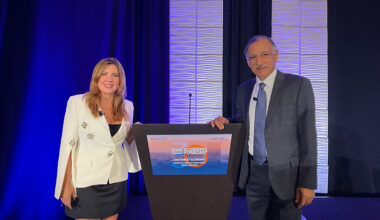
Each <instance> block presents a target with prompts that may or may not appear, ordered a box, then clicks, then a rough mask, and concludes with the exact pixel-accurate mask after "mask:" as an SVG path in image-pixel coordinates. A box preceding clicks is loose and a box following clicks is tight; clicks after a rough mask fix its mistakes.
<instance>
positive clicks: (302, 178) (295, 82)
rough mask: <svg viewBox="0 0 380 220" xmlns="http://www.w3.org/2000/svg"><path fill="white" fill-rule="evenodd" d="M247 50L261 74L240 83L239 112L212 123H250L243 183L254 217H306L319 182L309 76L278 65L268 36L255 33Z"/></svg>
mask: <svg viewBox="0 0 380 220" xmlns="http://www.w3.org/2000/svg"><path fill="white" fill-rule="evenodd" d="M244 53H245V56H246V59H247V63H248V66H249V67H250V69H251V70H252V72H253V73H254V74H255V75H256V78H253V79H251V80H248V81H246V82H244V83H243V84H242V85H240V87H239V89H238V96H237V110H238V111H237V114H236V115H235V116H234V117H232V118H230V119H226V118H224V117H221V116H219V117H217V118H215V119H214V120H212V121H210V124H211V126H212V127H214V126H217V127H218V128H219V129H223V128H224V124H228V123H229V122H241V123H245V125H246V129H247V138H246V142H245V145H244V148H243V154H242V162H241V171H240V179H239V187H240V188H242V189H243V188H244V187H245V188H246V196H247V202H248V208H249V213H250V217H251V219H253V220H261V219H274V220H277V219H291V220H293V219H301V212H302V211H301V208H302V207H303V206H304V205H309V204H310V203H311V202H312V200H313V198H314V196H315V193H314V189H316V186H317V177H316V175H317V171H316V170H317V147H316V146H317V144H316V128H315V105H314V94H313V90H312V87H311V84H310V81H309V80H308V79H306V78H304V77H301V76H298V75H292V74H284V73H282V72H281V71H279V70H277V69H276V67H275V63H276V61H277V58H278V50H277V49H276V46H275V44H274V43H273V41H272V40H271V39H270V38H269V37H266V36H260V35H259V36H254V37H252V38H251V39H250V40H249V42H248V44H247V46H246V47H245V50H244Z"/></svg>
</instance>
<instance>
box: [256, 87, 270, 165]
mask: <svg viewBox="0 0 380 220" xmlns="http://www.w3.org/2000/svg"><path fill="white" fill-rule="evenodd" d="M264 87H265V83H260V84H259V93H258V94H257V101H256V110H255V132H254V143H253V159H254V160H255V162H256V163H257V164H259V165H261V164H263V163H264V161H265V160H266V148H265V136H264V131H265V121H266V117H267V113H266V110H267V95H266V93H265V90H264Z"/></svg>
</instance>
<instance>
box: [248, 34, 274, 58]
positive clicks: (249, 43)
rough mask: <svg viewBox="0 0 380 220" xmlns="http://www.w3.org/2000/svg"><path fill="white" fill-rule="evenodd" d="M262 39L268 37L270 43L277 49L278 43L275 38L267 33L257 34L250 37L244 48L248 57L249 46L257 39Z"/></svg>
mask: <svg viewBox="0 0 380 220" xmlns="http://www.w3.org/2000/svg"><path fill="white" fill-rule="evenodd" d="M262 39H267V40H268V41H269V43H270V44H271V45H272V46H273V50H277V47H276V44H274V42H273V40H272V39H271V38H270V37H268V36H265V35H255V36H253V37H251V39H249V41H248V43H247V45H246V46H245V48H244V55H245V57H246V58H248V48H249V46H250V45H251V44H253V43H255V42H256V41H259V40H262Z"/></svg>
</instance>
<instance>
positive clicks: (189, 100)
mask: <svg viewBox="0 0 380 220" xmlns="http://www.w3.org/2000/svg"><path fill="white" fill-rule="evenodd" d="M192 95H193V94H191V92H190V93H189V124H190V116H191V96H192Z"/></svg>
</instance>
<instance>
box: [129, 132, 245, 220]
mask: <svg viewBox="0 0 380 220" xmlns="http://www.w3.org/2000/svg"><path fill="white" fill-rule="evenodd" d="M132 130H133V134H134V135H135V140H136V144H137V149H138V153H139V157H140V162H141V166H142V171H143V175H144V181H145V185H146V189H147V193H148V197H149V203H150V207H151V211H152V215H153V218H154V219H155V220H187V219H189V220H190V219H191V220H198V219H205V220H206V219H207V220H212V219H215V220H223V219H227V216H228V211H229V208H230V203H231V199H232V194H233V189H234V186H235V180H236V176H237V172H238V168H239V165H240V157H241V153H242V147H243V145H244V137H245V135H244V134H245V128H244V126H243V124H228V125H225V128H224V130H221V131H220V130H219V129H218V128H216V127H215V128H212V127H211V126H210V125H207V124H135V125H133V126H132ZM177 137H178V138H179V139H178V138H177ZM193 137H194V138H193ZM219 137H220V138H219ZM171 138H177V139H178V140H181V141H178V140H177V139H175V140H174V141H173V143H171V142H170V139H171ZM181 138H182V139H181ZM204 138H206V139H207V138H208V139H209V140H208V142H207V143H206V144H205V147H204V146H202V145H203V143H199V144H194V143H193V145H192V146H191V147H189V146H182V148H181V147H178V148H175V147H172V148H170V146H167V145H169V143H171V144H174V145H176V144H177V145H178V146H180V145H182V144H183V143H186V141H184V140H190V142H202V140H203V139H204ZM210 138H211V139H210ZM218 138H219V139H220V140H222V141H223V143H224V145H223V143H218V140H219V139H218ZM167 139H169V140H167ZM210 140H211V142H212V143H214V144H213V146H214V147H210V146H207V145H208V143H211V142H210ZM228 140H230V146H228V147H229V152H228V151H227V152H225V154H226V156H225V158H226V160H224V159H220V160H219V161H218V160H215V161H217V164H218V163H219V162H220V164H221V165H217V166H211V165H208V164H211V163H212V161H211V160H212V158H211V156H212V155H218V154H215V153H214V154H213V152H212V150H213V148H215V146H217V148H218V147H219V148H223V149H225V147H226V146H225V145H226V144H225V143H227V142H228ZM160 141H161V142H162V143H161V142H160ZM168 141H169V142H168ZM215 141H216V142H215ZM157 143H159V144H160V143H161V147H162V149H161V148H160V145H159V144H157ZM215 143H217V144H215ZM153 144H156V145H157V146H158V148H157V147H156V148H155V149H152V146H153ZM156 145H154V146H156ZM194 146H195V147H194ZM150 147H151V149H150ZM164 148H165V149H166V150H165V149H164ZM157 149H159V150H161V151H166V154H167V155H166V157H165V152H164V154H163V155H159V154H153V153H157V152H156V151H157ZM167 149H169V150H167ZM223 149H222V150H219V151H217V152H221V154H223ZM181 151H182V152H181ZM190 154H192V156H194V157H195V158H190V156H191V155H190ZM152 155H153V156H152ZM157 155H159V156H157ZM189 155H190V156H189ZM169 157H170V160H172V161H167V163H169V164H170V166H166V167H165V166H164V165H163V166H160V165H159V162H157V161H159V160H161V162H162V160H167V159H162V158H169ZM197 157H201V158H197ZM157 158H158V160H157ZM160 158H161V159H160ZM189 158H190V159H189ZM152 159H153V161H152ZM191 159H193V161H195V162H193V161H190V162H189V160H191ZM163 162H164V163H165V162H166V161H163ZM223 162H224V164H223ZM227 163H228V164H227ZM152 164H153V166H152ZM157 164H158V165H157ZM205 164H207V165H205ZM183 166H184V167H183Z"/></svg>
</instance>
